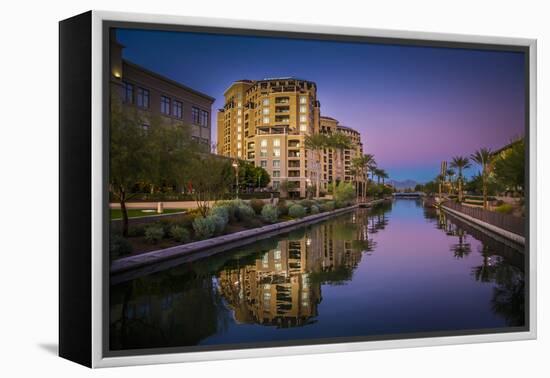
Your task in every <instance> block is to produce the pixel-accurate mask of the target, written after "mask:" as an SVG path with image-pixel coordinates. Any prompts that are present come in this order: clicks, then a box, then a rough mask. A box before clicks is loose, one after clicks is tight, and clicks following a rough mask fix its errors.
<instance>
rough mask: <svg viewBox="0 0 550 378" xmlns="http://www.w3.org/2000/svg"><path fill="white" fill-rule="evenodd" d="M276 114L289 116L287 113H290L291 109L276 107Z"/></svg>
mask: <svg viewBox="0 0 550 378" xmlns="http://www.w3.org/2000/svg"><path fill="white" fill-rule="evenodd" d="M275 113H276V114H287V113H290V107H288V106H276V107H275Z"/></svg>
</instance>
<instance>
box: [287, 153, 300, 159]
mask: <svg viewBox="0 0 550 378" xmlns="http://www.w3.org/2000/svg"><path fill="white" fill-rule="evenodd" d="M288 157H289V158H299V157H300V151H288Z"/></svg>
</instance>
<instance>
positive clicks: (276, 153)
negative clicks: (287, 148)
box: [273, 148, 281, 157]
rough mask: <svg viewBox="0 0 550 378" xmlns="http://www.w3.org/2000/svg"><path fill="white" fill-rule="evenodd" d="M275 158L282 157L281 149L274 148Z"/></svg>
mask: <svg viewBox="0 0 550 378" xmlns="http://www.w3.org/2000/svg"><path fill="white" fill-rule="evenodd" d="M273 156H275V157H279V156H281V149H280V148H274V149H273Z"/></svg>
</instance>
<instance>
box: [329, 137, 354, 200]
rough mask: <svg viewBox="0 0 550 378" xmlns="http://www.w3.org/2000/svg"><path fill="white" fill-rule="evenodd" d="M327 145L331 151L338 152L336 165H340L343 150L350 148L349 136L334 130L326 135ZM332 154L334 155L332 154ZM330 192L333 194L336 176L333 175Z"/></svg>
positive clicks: (341, 163)
mask: <svg viewBox="0 0 550 378" xmlns="http://www.w3.org/2000/svg"><path fill="white" fill-rule="evenodd" d="M327 141H328V143H327V147H330V148H332V151H333V154H334V152H335V151H338V152H339V155H340V156H339V160H338V165H339V166H340V167H342V166H343V165H344V164H343V162H344V156H343V155H344V150H345V149H346V148H351V145H352V144H351V138H350V137H349V136H347V135H345V134H344V133H341V132H335V133H332V134H330V135H329V136H328V137H327ZM333 156H334V155H333ZM332 188H333V189H332V193H333V195H334V193H335V192H336V176H335V175H334V176H333V177H332Z"/></svg>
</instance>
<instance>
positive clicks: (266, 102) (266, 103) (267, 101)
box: [262, 98, 269, 106]
mask: <svg viewBox="0 0 550 378" xmlns="http://www.w3.org/2000/svg"><path fill="white" fill-rule="evenodd" d="M262 104H263V105H264V106H269V99H268V98H264V99H263V100H262Z"/></svg>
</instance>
